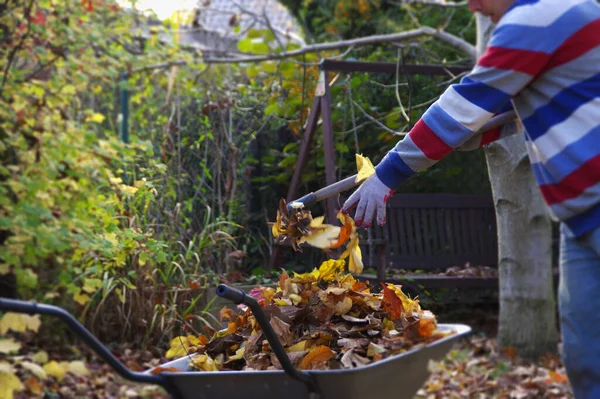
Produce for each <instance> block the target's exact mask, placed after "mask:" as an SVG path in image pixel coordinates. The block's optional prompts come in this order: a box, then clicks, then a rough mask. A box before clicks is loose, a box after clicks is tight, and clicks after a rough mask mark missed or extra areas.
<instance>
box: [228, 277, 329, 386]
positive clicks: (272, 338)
mask: <svg viewBox="0 0 600 399" xmlns="http://www.w3.org/2000/svg"><path fill="white" fill-rule="evenodd" d="M217 295H218V296H220V297H221V298H225V299H228V300H230V301H232V302H233V303H235V304H237V305H239V304H240V303H243V304H244V305H246V306H248V307H249V308H250V310H251V311H252V314H253V315H254V317H255V318H256V321H257V322H258V324H259V325H260V328H261V329H262V332H263V334H265V337H266V338H267V341H268V342H269V345H270V346H271V349H272V350H273V353H275V356H277V360H279V363H281V367H282V368H283V370H284V371H285V372H286V373H288V374H289V375H290V376H291V377H293V378H295V379H296V380H299V381H301V382H303V383H305V384H306V386H307V387H308V390H309V392H310V393H311V394H312V396H311V398H314V397H318V396H319V393H320V392H319V387H318V385H317V381H316V380H315V379H314V377H313V376H312V375H311V374H309V373H307V372H304V371H300V370H298V369H297V368H296V367H294V365H293V364H292V362H291V361H290V358H289V357H288V354H287V352H286V351H285V349H284V348H283V345H281V342H280V341H279V338H278V337H277V334H276V333H275V330H273V327H272V326H271V323H269V320H268V319H267V316H266V315H265V312H263V309H262V307H261V306H260V304H259V303H258V302H257V301H256V299H254V298H253V297H251V296H249V295H247V294H246V293H245V292H244V291H243V290H241V289H239V288H235V287H231V286H229V285H226V284H220V285H219V286H218V287H217Z"/></svg>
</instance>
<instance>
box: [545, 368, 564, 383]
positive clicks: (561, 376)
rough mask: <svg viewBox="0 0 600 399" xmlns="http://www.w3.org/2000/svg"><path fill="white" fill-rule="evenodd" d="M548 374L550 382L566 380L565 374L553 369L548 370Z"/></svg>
mask: <svg viewBox="0 0 600 399" xmlns="http://www.w3.org/2000/svg"><path fill="white" fill-rule="evenodd" d="M548 374H549V375H550V381H551V382H559V383H562V382H567V376H566V374H563V373H558V372H556V371H554V370H550V371H549V372H548Z"/></svg>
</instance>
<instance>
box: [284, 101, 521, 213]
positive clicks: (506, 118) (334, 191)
mask: <svg viewBox="0 0 600 399" xmlns="http://www.w3.org/2000/svg"><path fill="white" fill-rule="evenodd" d="M516 118H517V114H516V112H515V111H514V110H510V111H507V112H505V113H503V114H499V115H496V116H493V117H491V118H490V119H489V120H488V121H487V122H486V123H485V124H484V125H483V126H482V127H481V129H479V130H478V131H477V133H476V134H482V133H484V132H487V131H488V130H491V129H494V128H497V127H500V126H502V125H504V124H506V123H509V122H512V121H513V120H515V119H516ZM363 181H364V180H361V181H359V182H357V181H356V175H352V176H349V177H346V178H345V179H343V180H340V181H338V182H335V183H333V184H330V185H329V186H326V187H323V188H321V189H319V190H317V191H315V192H312V193H308V194H306V195H305V196H303V197H300V198H298V199H296V200H294V201H291V202H290V203H288V204H287V208H288V211H291V210H292V208H293V205H292V204H293V203H295V202H296V203H302V204H304V206H305V207H308V206H310V205H313V204H315V203H317V202H320V201H323V200H325V199H327V198H329V197H333V196H334V195H338V194H339V193H342V192H344V191H347V190H350V189H352V188H354V187H356V186H358V185H360V184H361V183H362V182H363Z"/></svg>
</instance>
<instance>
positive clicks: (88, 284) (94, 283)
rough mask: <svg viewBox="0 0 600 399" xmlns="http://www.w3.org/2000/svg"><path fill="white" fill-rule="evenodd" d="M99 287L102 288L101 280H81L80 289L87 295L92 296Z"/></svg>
mask: <svg viewBox="0 0 600 399" xmlns="http://www.w3.org/2000/svg"><path fill="white" fill-rule="evenodd" d="M100 287H102V280H100V279H99V278H86V279H84V280H83V287H82V289H83V290H84V291H85V292H87V293H88V294H93V293H94V292H96V290H97V289H98V288H100Z"/></svg>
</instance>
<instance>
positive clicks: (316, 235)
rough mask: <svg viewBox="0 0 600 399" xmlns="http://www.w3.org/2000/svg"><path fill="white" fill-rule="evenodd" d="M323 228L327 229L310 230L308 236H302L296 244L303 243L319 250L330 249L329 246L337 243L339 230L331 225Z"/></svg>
mask: <svg viewBox="0 0 600 399" xmlns="http://www.w3.org/2000/svg"><path fill="white" fill-rule="evenodd" d="M323 226H327V227H325V228H318V229H315V230H312V231H311V233H310V235H306V236H302V238H301V239H300V240H298V243H299V244H302V243H303V242H305V243H307V244H308V245H310V246H313V247H316V248H321V249H327V248H331V245H332V244H333V243H334V242H335V241H337V239H338V237H339V235H340V228H339V227H338V226H333V225H323Z"/></svg>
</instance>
